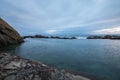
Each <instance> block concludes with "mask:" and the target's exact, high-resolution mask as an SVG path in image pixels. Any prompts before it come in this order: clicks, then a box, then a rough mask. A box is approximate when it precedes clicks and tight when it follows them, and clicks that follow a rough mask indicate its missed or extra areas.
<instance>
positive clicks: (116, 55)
mask: <svg viewBox="0 0 120 80" xmlns="http://www.w3.org/2000/svg"><path fill="white" fill-rule="evenodd" d="M1 50H2V51H7V52H11V53H13V54H16V55H20V56H23V57H26V58H29V59H32V60H35V61H41V62H42V63H45V64H48V65H50V66H52V67H55V68H58V69H65V70H68V71H69V70H70V71H74V72H78V73H79V72H80V73H83V74H85V75H90V76H95V77H97V78H99V79H101V80H120V40H105V39H104V40H99V39H91V40H88V39H85V38H81V37H79V38H78V39H66V40H65V39H39V38H34V39H25V42H24V43H22V44H20V45H14V46H9V47H4V48H2V49H1Z"/></svg>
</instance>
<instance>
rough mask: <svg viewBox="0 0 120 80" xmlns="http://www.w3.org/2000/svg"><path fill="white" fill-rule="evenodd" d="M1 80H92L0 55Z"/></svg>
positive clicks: (3, 54)
mask: <svg viewBox="0 0 120 80" xmlns="http://www.w3.org/2000/svg"><path fill="white" fill-rule="evenodd" d="M0 80H91V79H89V78H86V77H83V76H80V75H75V74H71V73H68V72H66V71H64V70H58V69H55V68H52V67H49V66H47V65H45V64H43V63H40V62H35V61H31V60H29V59H26V58H22V57H20V56H15V55H10V54H8V53H0Z"/></svg>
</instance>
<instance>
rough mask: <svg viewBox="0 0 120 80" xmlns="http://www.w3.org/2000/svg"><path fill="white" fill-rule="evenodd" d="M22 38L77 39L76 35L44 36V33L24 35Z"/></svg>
mask: <svg viewBox="0 0 120 80" xmlns="http://www.w3.org/2000/svg"><path fill="white" fill-rule="evenodd" d="M22 38H23V39H26V38H47V39H77V38H76V37H60V36H43V35H34V36H23V37H22Z"/></svg>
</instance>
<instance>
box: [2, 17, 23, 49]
mask: <svg viewBox="0 0 120 80" xmlns="http://www.w3.org/2000/svg"><path fill="white" fill-rule="evenodd" d="M21 42H23V39H22V38H21V37H20V35H19V33H18V32H17V31H16V30H15V29H13V28H12V27H11V26H10V25H9V24H8V23H7V22H5V21H4V20H3V19H1V18H0V47H3V46H7V45H11V44H18V43H21Z"/></svg>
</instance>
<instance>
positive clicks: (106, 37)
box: [87, 35, 120, 40]
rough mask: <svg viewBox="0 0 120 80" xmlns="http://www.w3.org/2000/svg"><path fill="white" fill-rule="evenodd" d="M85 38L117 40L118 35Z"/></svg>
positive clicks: (118, 38) (119, 37)
mask: <svg viewBox="0 0 120 80" xmlns="http://www.w3.org/2000/svg"><path fill="white" fill-rule="evenodd" d="M87 39H117V40H120V36H118V35H105V36H88V37H87Z"/></svg>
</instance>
